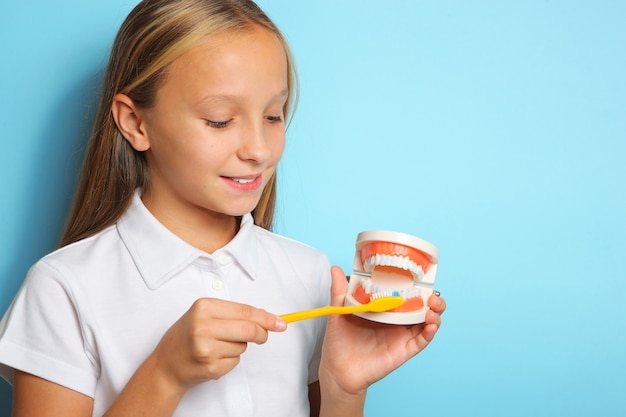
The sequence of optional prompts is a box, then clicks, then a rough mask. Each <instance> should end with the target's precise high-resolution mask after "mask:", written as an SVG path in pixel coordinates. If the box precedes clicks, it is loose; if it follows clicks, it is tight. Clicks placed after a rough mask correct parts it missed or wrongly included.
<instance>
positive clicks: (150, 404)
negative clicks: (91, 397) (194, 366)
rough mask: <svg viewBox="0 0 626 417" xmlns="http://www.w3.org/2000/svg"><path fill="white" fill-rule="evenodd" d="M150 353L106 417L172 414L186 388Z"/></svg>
mask: <svg viewBox="0 0 626 417" xmlns="http://www.w3.org/2000/svg"><path fill="white" fill-rule="evenodd" d="M156 361H157V358H156V356H155V355H150V356H149V357H148V358H147V359H146V360H145V362H144V363H143V364H142V365H141V366H140V367H139V368H138V369H137V371H136V372H135V374H134V375H133V376H132V378H131V379H130V380H129V381H128V383H127V384H126V387H125V388H124V389H123V390H122V392H121V393H120V395H119V396H118V398H117V400H116V401H115V402H114V403H113V405H112V406H111V408H109V410H108V411H107V412H106V413H105V415H104V417H128V416H133V417H144V416H146V417H148V416H149V417H171V416H172V415H173V414H174V411H175V410H176V407H178V404H179V403H180V401H181V400H182V398H183V396H184V395H185V392H186V390H185V389H184V388H182V387H179V386H176V384H173V383H172V381H171V380H170V379H169V378H167V376H166V375H165V374H164V373H163V372H162V370H161V368H159V367H158V366H157V363H156Z"/></svg>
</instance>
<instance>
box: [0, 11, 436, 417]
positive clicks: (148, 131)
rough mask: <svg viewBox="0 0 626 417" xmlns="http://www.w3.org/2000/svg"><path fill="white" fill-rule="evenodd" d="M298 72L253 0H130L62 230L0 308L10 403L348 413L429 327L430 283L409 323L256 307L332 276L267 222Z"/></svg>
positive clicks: (337, 296) (294, 306)
mask: <svg viewBox="0 0 626 417" xmlns="http://www.w3.org/2000/svg"><path fill="white" fill-rule="evenodd" d="M295 80H296V77H295V69H294V65H293V60H292V57H291V55H290V53H289V49H288V47H287V45H286V42H285V40H284V39H283V37H282V35H281V33H280V32H279V31H278V29H277V28H276V27H275V25H274V24H273V23H272V22H271V21H270V20H269V19H268V17H267V16H266V15H265V14H264V13H263V12H262V11H261V10H260V9H259V8H258V7H257V6H256V5H255V4H254V3H253V2H252V1H249V0H236V1H234V0H145V1H143V2H141V3H140V4H139V5H138V6H137V7H136V8H135V9H134V10H133V11H132V12H131V13H130V15H129V16H128V18H127V19H126V21H125V22H124V23H123V25H122V27H121V28H120V30H119V33H118V35H117V38H116V40H115V43H114V45H113V49H112V52H111V57H110V62H109V66H108V70H107V73H106V76H105V80H104V84H103V93H102V98H101V103H100V107H99V112H98V114H97V117H96V120H95V126H94V129H93V133H92V137H91V139H90V142H89V146H88V149H87V153H86V159H85V164H84V168H83V172H82V176H81V180H80V184H79V187H78V190H77V193H76V196H75V201H74V206H73V209H72V212H71V214H70V217H69V221H68V224H67V228H66V231H65V234H64V236H63V239H62V248H61V249H59V250H58V251H56V252H54V253H52V254H50V255H48V256H46V257H44V258H43V259H42V260H40V261H39V262H38V263H37V264H36V265H35V266H33V268H32V269H31V271H30V272H29V274H28V277H27V279H26V281H25V283H24V285H23V287H22V289H21V290H20V292H19V293H18V295H17V297H16V299H15V300H14V302H13V304H12V305H11V307H10V308H9V310H8V312H7V313H6V315H5V317H4V319H3V321H2V323H1V324H0V335H1V337H0V363H1V364H2V365H1V366H0V372H1V373H2V376H3V377H4V378H6V379H7V380H9V381H10V382H12V383H13V384H14V411H13V415H14V416H15V417H18V416H34V415H36V416H58V415H62V416H76V417H79V416H80V417H82V416H102V415H106V416H150V417H158V416H173V415H176V416H252V415H265V416H270V415H271V416H287V415H289V416H308V415H309V414H311V415H318V414H319V415H323V416H331V415H332V416H352V415H362V413H363V407H364V402H365V395H366V391H367V388H368V387H369V386H370V385H371V384H372V383H374V382H376V381H377V380H379V379H381V378H383V377H384V376H385V375H387V374H388V373H390V372H391V371H393V370H394V369H396V368H397V367H399V366H400V365H401V364H403V363H404V362H405V361H407V360H408V359H409V358H411V357H413V356H414V355H415V354H417V353H418V352H419V351H421V350H422V349H424V348H425V347H426V346H427V345H428V343H429V342H430V341H431V340H432V339H433V337H434V335H435V333H436V331H437V329H438V327H439V324H440V314H441V313H442V312H443V311H444V310H445V302H444V300H443V299H441V298H439V297H436V296H433V297H431V298H430V299H429V300H428V302H429V306H430V307H431V311H429V312H428V315H427V317H426V323H424V324H421V325H415V326H408V327H407V326H389V325H382V324H377V323H373V322H369V321H366V320H363V319H360V318H357V317H346V316H333V317H330V318H329V319H328V321H327V323H326V321H325V320H321V319H317V320H308V321H303V322H299V323H295V324H292V325H290V327H289V329H287V325H286V323H285V322H284V321H283V320H282V319H280V318H279V317H278V316H277V315H274V314H272V313H270V312H273V313H277V314H280V313H286V312H291V311H297V310H303V309H309V308H315V307H319V306H322V305H327V304H329V303H331V304H333V305H341V304H343V298H344V294H345V292H346V279H345V275H344V274H343V272H342V271H341V270H340V269H339V268H337V267H333V268H330V265H329V264H328V260H327V258H326V257H325V256H324V255H323V254H321V253H319V252H317V251H316V250H314V249H312V248H310V247H308V246H305V245H303V244H301V243H298V242H295V241H292V240H290V239H287V238H284V237H281V236H277V235H275V234H273V233H271V232H270V231H269V229H270V226H271V223H272V215H273V207H274V201H275V190H276V188H275V183H276V174H275V169H276V165H277V163H278V161H279V160H280V157H281V154H282V151H283V147H284V144H285V125H286V120H288V117H289V116H290V114H291V111H292V109H293V104H294V100H295V94H296V91H295V90H296V81H295ZM331 281H332V286H331ZM270 333H271V334H270ZM322 342H323V343H322Z"/></svg>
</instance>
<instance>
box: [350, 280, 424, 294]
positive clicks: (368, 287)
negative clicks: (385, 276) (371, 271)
mask: <svg viewBox="0 0 626 417" xmlns="http://www.w3.org/2000/svg"><path fill="white" fill-rule="evenodd" d="M359 285H361V287H363V290H365V293H366V294H372V296H371V300H375V299H377V298H380V297H390V296H392V295H401V296H402V298H404V299H405V300H408V299H409V298H415V297H419V296H420V294H421V293H422V290H421V288H420V287H417V286H415V285H413V286H411V287H408V288H405V289H404V290H394V289H392V288H386V287H380V286H378V285H374V284H372V280H371V279H369V278H365V277H363V278H361V281H360V282H359Z"/></svg>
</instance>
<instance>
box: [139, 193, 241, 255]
mask: <svg viewBox="0 0 626 417" xmlns="http://www.w3.org/2000/svg"><path fill="white" fill-rule="evenodd" d="M141 199H142V201H143V203H144V205H145V206H146V208H147V209H148V210H149V211H150V212H151V213H152V215H153V216H154V217H155V218H156V219H157V220H158V221H159V222H160V223H161V224H163V226H165V227H166V228H167V229H169V230H170V231H171V232H172V233H174V234H175V235H176V236H178V237H179V238H181V239H182V240H184V241H185V242H187V243H189V244H190V245H192V246H194V247H196V248H198V249H200V250H202V251H204V252H207V253H213V252H215V251H216V250H218V249H220V248H222V247H224V246H225V245H226V244H227V243H228V242H230V241H231V240H232V239H233V238H234V237H235V235H236V234H237V232H238V231H239V225H240V223H241V217H237V216H229V215H226V214H221V213H215V212H211V211H209V210H203V209H200V208H198V207H194V208H193V209H190V208H189V207H176V208H175V207H172V206H171V205H170V204H164V202H162V201H158V199H156V198H155V196H154V195H153V194H150V193H147V192H146V193H144V194H143V195H142V196H141Z"/></svg>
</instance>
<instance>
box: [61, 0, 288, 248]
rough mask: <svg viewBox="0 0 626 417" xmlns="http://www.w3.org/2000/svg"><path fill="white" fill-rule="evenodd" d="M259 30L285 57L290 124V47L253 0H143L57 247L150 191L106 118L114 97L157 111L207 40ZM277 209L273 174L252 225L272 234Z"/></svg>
mask: <svg viewBox="0 0 626 417" xmlns="http://www.w3.org/2000/svg"><path fill="white" fill-rule="evenodd" d="M253 25H261V26H263V27H265V28H266V29H268V30H270V31H271V32H273V33H274V34H275V35H276V36H277V37H278V39H279V40H280V42H281V43H282V45H283V48H284V50H285V54H286V56H287V66H288V79H287V82H288V88H289V97H288V99H287V102H286V104H285V107H284V108H283V112H284V114H285V117H286V120H287V125H288V124H289V121H290V118H291V116H292V115H293V112H294V110H295V104H296V102H297V95H298V85H297V84H298V82H297V74H296V69H295V65H294V61H293V56H292V54H291V52H290V49H289V46H288V45H287V42H286V40H285V38H284V37H283V36H282V34H281V32H280V31H279V30H278V28H277V27H276V25H275V24H274V23H273V22H272V21H271V20H270V19H269V17H267V15H266V14H265V13H264V12H263V11H262V10H261V9H260V8H259V7H258V6H257V5H256V4H255V3H254V2H253V1H251V0H144V1H142V2H141V3H139V4H138V5H137V6H136V7H135V8H134V9H133V10H132V11H131V13H130V14H129V15H128V17H127V18H126V20H125V21H124V22H123V23H122V26H121V27H120V29H119V31H118V33H117V36H116V38H115V41H114V43H113V46H112V49H111V55H110V57H109V63H108V66H107V70H106V73H105V76H104V81H103V85H102V93H101V97H100V103H99V106H98V111H97V113H96V117H95V120H94V125H93V129H92V132H91V136H90V138H89V142H88V144H87V148H86V151H85V158H84V161H83V167H82V172H81V174H80V179H79V182H78V187H77V190H76V193H75V195H74V201H73V204H72V208H71V211H70V214H69V217H68V220H67V224H66V226H65V230H64V233H63V236H62V237H61V241H60V245H61V246H64V245H67V244H69V243H72V242H75V241H77V240H80V239H83V238H85V237H88V236H91V235H93V234H95V233H97V232H99V231H101V230H103V229H105V228H106V227H108V226H110V225H112V224H114V223H115V222H116V221H117V220H118V219H119V218H120V216H121V215H122V214H123V213H124V211H126V209H127V208H128V206H129V205H130V203H131V201H132V198H133V194H134V191H135V189H136V188H138V187H139V188H146V187H148V186H149V177H148V169H147V166H146V160H145V157H144V154H143V153H142V152H138V151H135V150H134V149H133V148H132V147H131V146H130V144H129V143H128V142H127V141H126V140H125V139H124V137H123V136H122V134H121V133H120V131H119V130H118V128H117V125H116V124H115V121H114V119H113V116H112V114H111V105H112V103H113V97H115V95H116V94H118V93H123V94H126V95H127V96H129V97H130V98H131V99H132V100H133V102H134V103H135V104H136V105H137V106H138V107H141V108H149V107H150V106H152V105H153V104H154V101H155V97H156V90H157V88H158V86H159V83H160V82H161V80H162V78H163V76H164V71H165V70H166V68H167V66H168V65H169V64H171V63H172V62H173V61H174V60H175V59H176V58H177V57H179V56H180V55H182V54H183V53H185V52H186V51H188V50H189V49H191V48H192V47H194V46H195V45H197V44H198V43H199V42H200V41H201V40H203V39H206V37H207V36H212V35H217V34H221V33H224V32H228V31H242V30H246V29H249V28H250V27H251V26H253ZM275 203H276V173H274V175H273V176H272V178H271V179H270V181H269V182H268V184H267V185H266V186H265V189H264V190H263V193H262V195H261V198H260V201H259V204H258V205H257V206H256V208H255V209H254V210H253V216H254V221H255V223H256V224H257V225H259V226H261V227H263V228H266V229H270V228H271V226H272V220H273V217H274V206H275Z"/></svg>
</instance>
